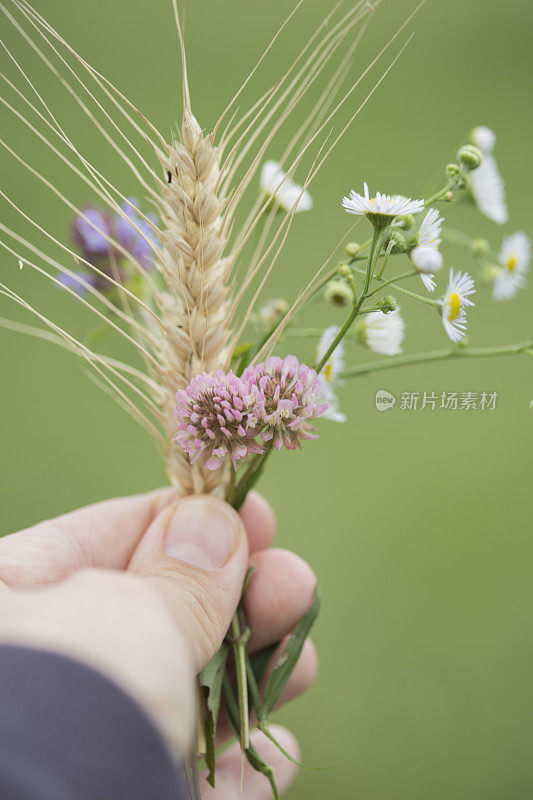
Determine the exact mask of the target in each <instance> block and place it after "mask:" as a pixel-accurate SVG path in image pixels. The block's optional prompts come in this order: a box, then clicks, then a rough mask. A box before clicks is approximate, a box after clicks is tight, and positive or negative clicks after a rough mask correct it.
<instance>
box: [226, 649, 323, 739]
mask: <svg viewBox="0 0 533 800" xmlns="http://www.w3.org/2000/svg"><path fill="white" fill-rule="evenodd" d="M285 644H286V640H285V641H284V642H282V643H281V645H280V646H279V648H278V649H277V650H276V652H275V653H274V655H273V656H272V659H271V661H270V664H269V667H268V669H267V671H266V674H265V678H264V680H263V687H264V686H265V684H266V681H267V680H268V678H269V676H270V674H271V673H272V670H273V669H274V666H275V665H276V663H277V661H278V659H279V657H280V655H281V653H282V651H283V648H284V647H285ZM317 672H318V655H317V652H316V648H315V646H314V644H313V642H312V641H311V639H307V640H306V642H305V644H304V646H303V648H302V652H301V655H300V658H299V659H298V661H297V662H296V666H295V667H294V670H293V671H292V673H291V676H290V678H289V680H288V681H287V685H286V686H285V689H284V690H283V692H282V693H281V697H280V698H279V700H278V702H277V703H276V708H280V707H281V706H283V705H285V704H286V703H289V702H290V701H291V700H294V699H295V698H296V697H300V695H302V694H304V692H306V691H307V690H308V689H309V688H310V686H311V685H312V684H313V681H314V680H315V678H316V675H317ZM256 719H257V718H256V716H255V715H253V716H252V721H253V722H255V721H256ZM232 736H233V729H232V728H231V725H230V723H229V720H228V718H227V716H226V714H225V713H222V714H221V717H220V721H219V725H218V731H217V745H220V744H222V743H223V742H225V741H226V740H227V739H230V738H231V737H232Z"/></svg>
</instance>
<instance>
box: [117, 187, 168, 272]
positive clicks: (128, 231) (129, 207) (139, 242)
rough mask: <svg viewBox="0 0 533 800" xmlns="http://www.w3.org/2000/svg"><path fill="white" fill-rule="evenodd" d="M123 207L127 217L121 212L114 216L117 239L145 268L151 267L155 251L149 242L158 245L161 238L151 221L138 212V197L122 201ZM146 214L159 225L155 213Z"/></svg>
mask: <svg viewBox="0 0 533 800" xmlns="http://www.w3.org/2000/svg"><path fill="white" fill-rule="evenodd" d="M121 209H122V212H123V214H124V215H125V217H127V219H125V218H124V217H122V216H121V215H120V214H116V215H115V216H114V217H113V229H114V231H115V234H116V237H117V240H118V242H119V243H120V244H121V245H122V247H124V249H125V250H127V251H128V252H129V253H131V254H132V256H133V257H134V258H136V259H137V261H139V262H140V263H141V264H142V265H143V267H144V268H145V269H150V268H151V267H152V257H153V251H152V248H151V247H150V244H149V243H150V242H151V243H152V244H155V245H158V244H159V239H158V237H157V235H156V234H155V233H154V230H153V228H152V226H151V225H150V223H149V222H147V221H146V219H144V218H143V217H141V216H140V215H139V214H138V213H137V210H139V209H140V205H139V201H138V200H137V198H136V197H129V198H128V202H126V203H122V205H121ZM145 216H146V217H147V219H149V220H150V221H151V222H152V223H153V224H154V225H157V217H156V215H155V214H152V213H148V214H146V215H145ZM132 223H133V225H136V226H137V228H138V229H139V231H141V233H139V232H138V231H137V230H136V229H135V228H134V227H133V225H132ZM141 234H142V235H141ZM146 240H148V241H146Z"/></svg>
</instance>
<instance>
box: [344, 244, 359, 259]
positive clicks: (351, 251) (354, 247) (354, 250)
mask: <svg viewBox="0 0 533 800" xmlns="http://www.w3.org/2000/svg"><path fill="white" fill-rule="evenodd" d="M345 250H346V253H347V255H349V256H350V258H355V256H356V255H357V254H358V253H359V251H360V250H361V245H360V244H359V243H358V242H348V244H347V245H346V247H345Z"/></svg>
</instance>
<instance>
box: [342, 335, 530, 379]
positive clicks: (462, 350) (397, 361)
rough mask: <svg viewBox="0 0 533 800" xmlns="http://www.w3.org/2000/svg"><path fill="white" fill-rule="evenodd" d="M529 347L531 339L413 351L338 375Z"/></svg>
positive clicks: (510, 352) (509, 352)
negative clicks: (518, 341)
mask: <svg viewBox="0 0 533 800" xmlns="http://www.w3.org/2000/svg"><path fill="white" fill-rule="evenodd" d="M531 348H533V339H532V340H530V341H529V342H520V343H518V344H508V345H500V346H498V347H475V348H474V347H473V348H467V347H456V348H449V349H447V350H433V351H429V352H427V353H413V354H411V355H405V356H394V357H393V358H384V359H383V360H382V361H372V362H371V363H370V364H359V365H358V366H356V367H349V368H348V369H345V370H343V371H342V372H341V374H340V377H342V378H352V377H355V376H358V375H367V374H368V373H369V372H378V371H379V370H382V369H393V368H394V367H402V366H406V365H409V364H423V363H426V362H428V361H442V360H444V359H447V358H489V357H490V356H504V355H519V354H521V353H526V354H528V355H529V354H530V350H531Z"/></svg>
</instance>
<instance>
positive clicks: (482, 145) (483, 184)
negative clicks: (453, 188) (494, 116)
mask: <svg viewBox="0 0 533 800" xmlns="http://www.w3.org/2000/svg"><path fill="white" fill-rule="evenodd" d="M471 136H472V142H473V143H474V144H475V146H476V147H479V149H480V150H481V152H482V153H483V161H482V162H481V165H480V166H479V167H478V168H477V169H476V170H474V172H472V173H471V175H470V181H471V187H472V195H473V197H474V201H475V203H476V205H477V207H478V208H479V210H480V211H481V213H482V214H484V215H485V216H486V217H488V218H489V219H492V220H494V222H499V223H500V224H503V223H504V222H507V220H508V218H509V214H508V212H507V203H506V202H505V186H504V183H503V179H502V177H501V175H500V172H499V170H498V165H497V164H496V160H495V158H494V156H493V155H492V151H493V150H494V146H495V144H496V134H495V133H494V131H491V129H490V128H487V127H485V126H484V125H480V126H479V127H477V128H474V130H473V131H472V134H471Z"/></svg>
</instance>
